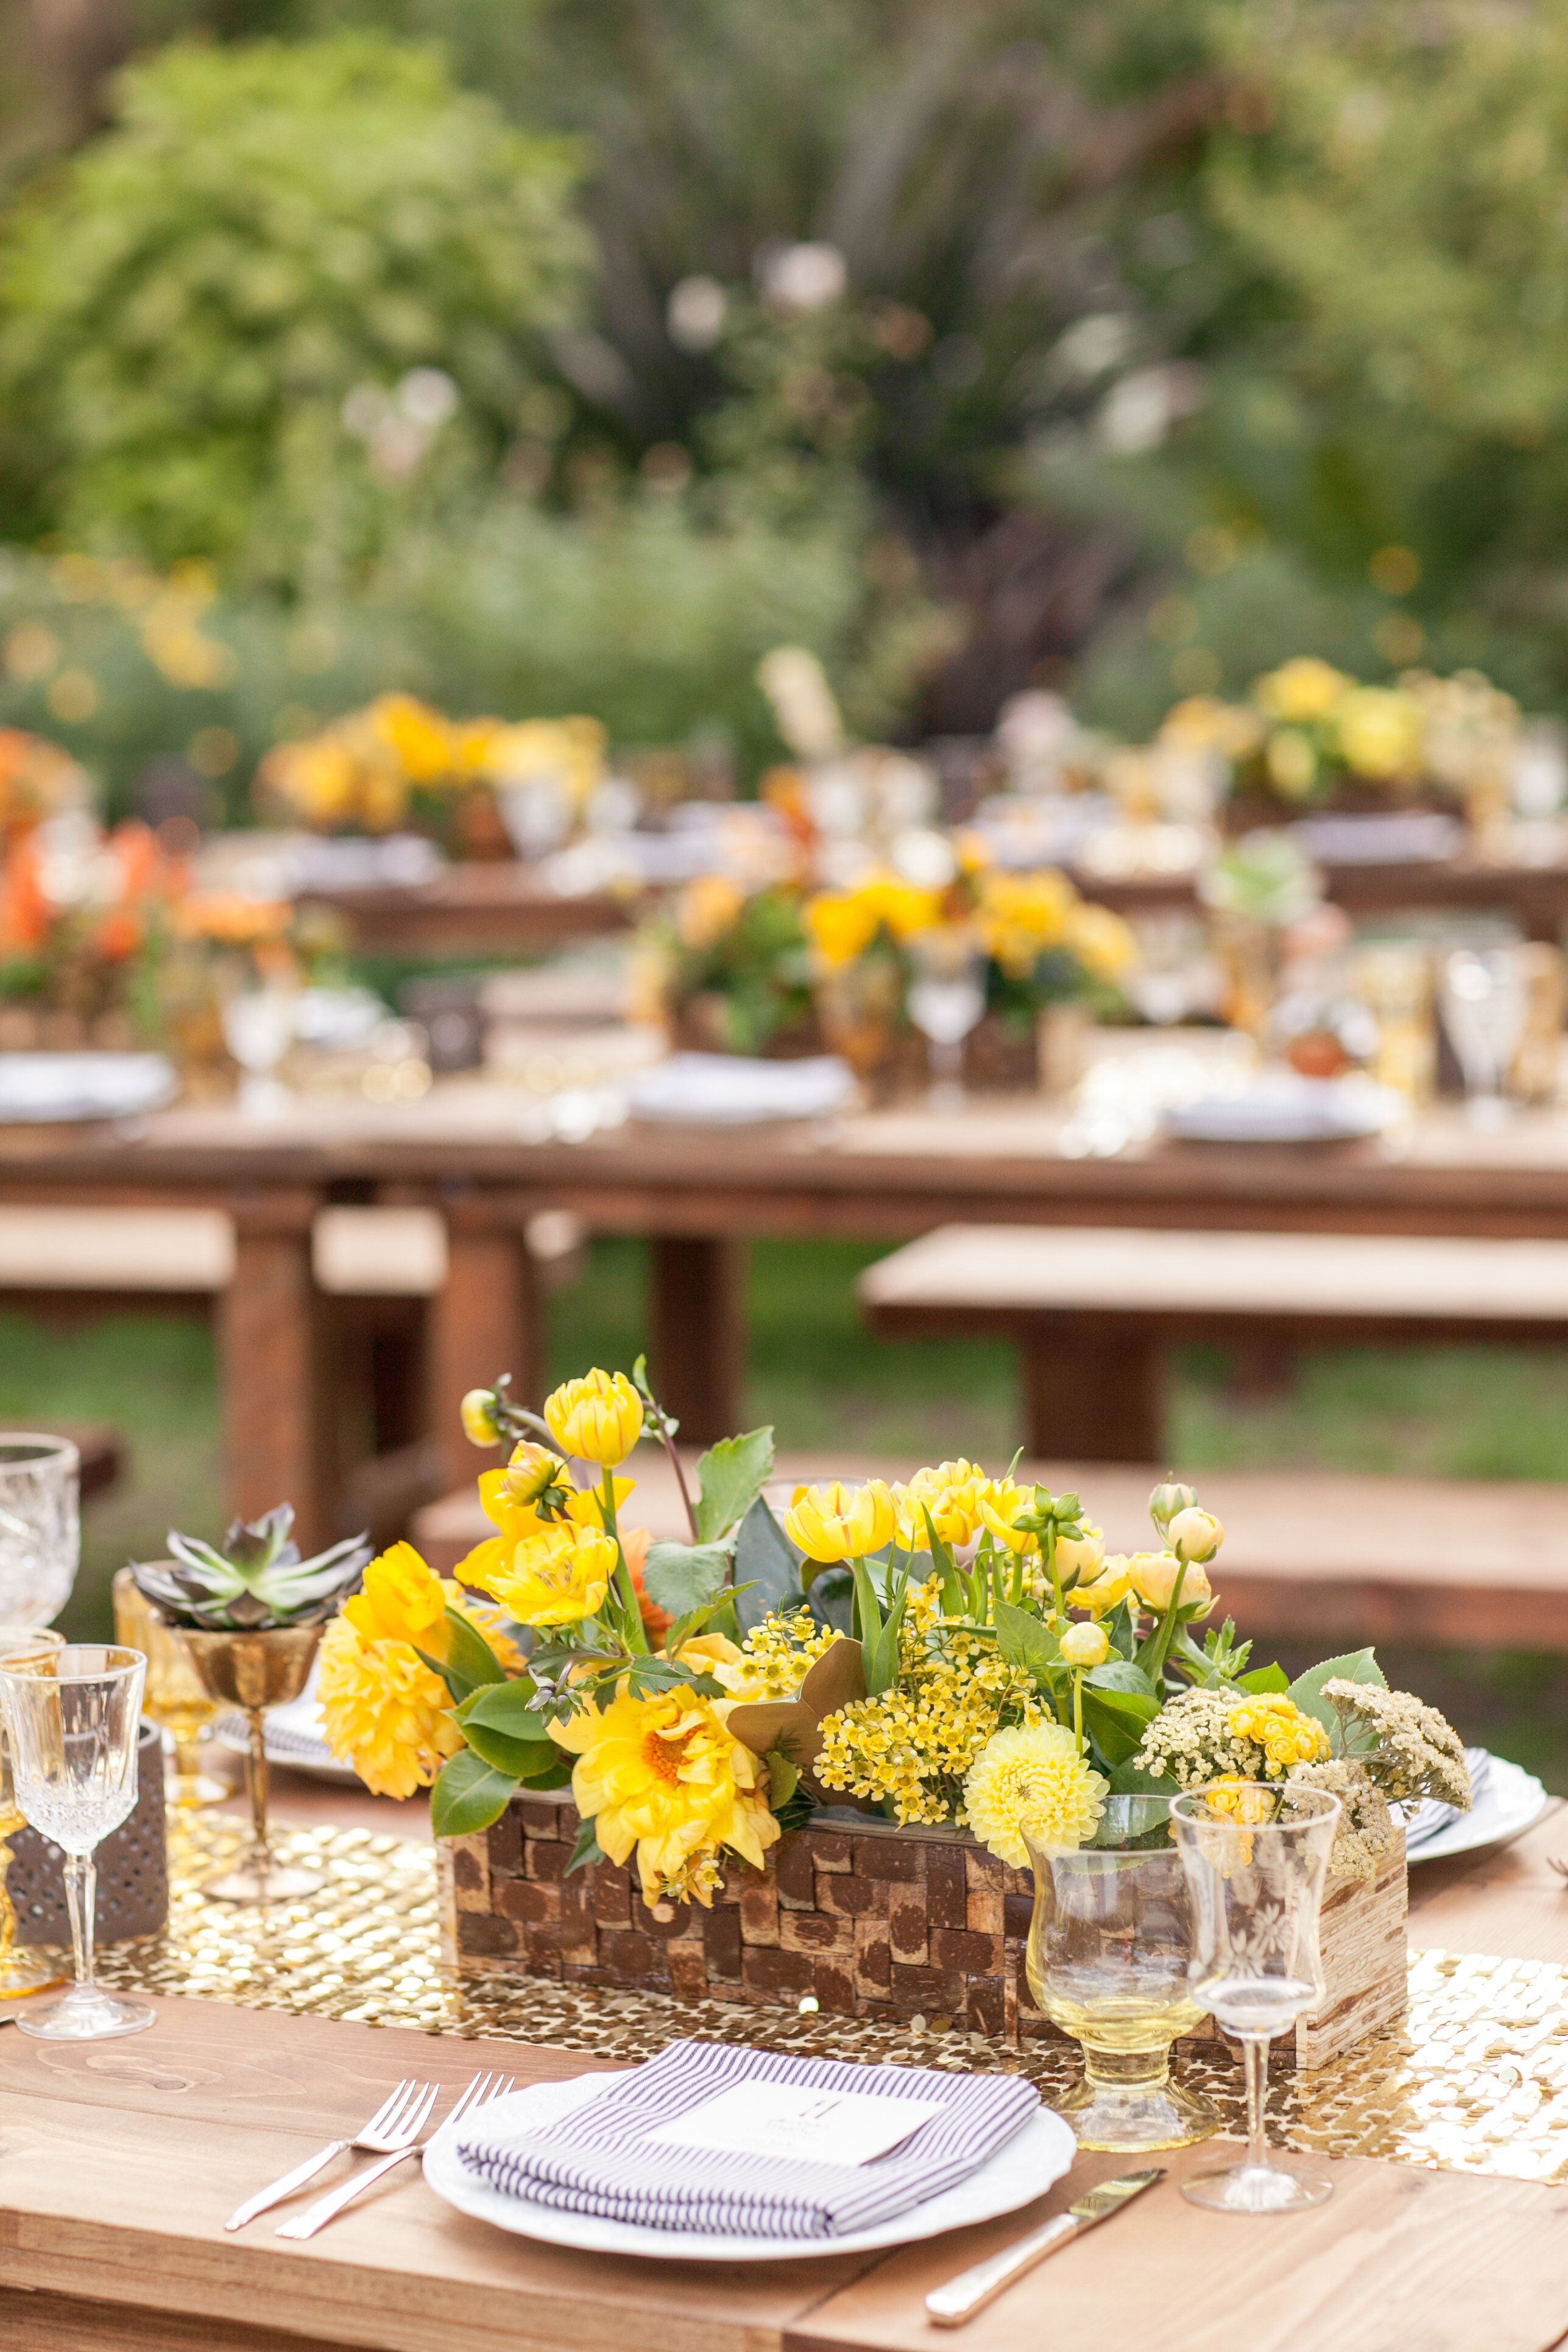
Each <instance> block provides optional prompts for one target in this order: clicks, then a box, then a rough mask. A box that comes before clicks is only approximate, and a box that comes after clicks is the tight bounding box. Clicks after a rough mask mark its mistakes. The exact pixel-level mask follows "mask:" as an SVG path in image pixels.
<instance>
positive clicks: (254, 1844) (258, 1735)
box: [245, 1706, 272, 1876]
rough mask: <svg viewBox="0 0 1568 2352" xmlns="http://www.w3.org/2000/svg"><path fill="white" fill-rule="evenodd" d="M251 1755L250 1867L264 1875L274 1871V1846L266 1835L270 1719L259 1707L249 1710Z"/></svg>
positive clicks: (248, 1768) (247, 1765) (248, 1772)
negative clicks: (268, 1731) (268, 1730)
mask: <svg viewBox="0 0 1568 2352" xmlns="http://www.w3.org/2000/svg"><path fill="white" fill-rule="evenodd" d="M246 1715H247V1721H248V1723H249V1725H250V1753H249V1754H248V1756H247V1758H246V1759H245V1779H246V1786H247V1789H248V1790H249V1792H250V1855H249V1859H248V1862H247V1865H246V1866H247V1868H248V1869H251V1870H254V1871H256V1872H258V1873H259V1874H261V1875H263V1876H265V1875H266V1874H267V1873H268V1872H269V1871H270V1870H271V1868H272V1847H271V1844H270V1843H269V1841H268V1834H267V1717H266V1715H265V1713H264V1712H263V1710H262V1709H261V1708H260V1707H258V1706H253V1707H247V1710H246Z"/></svg>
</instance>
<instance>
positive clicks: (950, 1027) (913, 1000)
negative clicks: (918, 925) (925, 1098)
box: [908, 923, 985, 1111]
mask: <svg viewBox="0 0 1568 2352" xmlns="http://www.w3.org/2000/svg"><path fill="white" fill-rule="evenodd" d="M910 955H911V957H912V958H913V961H914V977H913V978H912V979H911V980H910V987H909V1000H908V1001H909V1008H910V1020H911V1021H912V1022H913V1023H914V1024H915V1027H916V1028H917V1029H918V1030H919V1031H920V1032H921V1035H922V1036H923V1037H924V1038H926V1040H927V1041H928V1042H929V1044H930V1046H931V1107H932V1108H933V1109H935V1110H942V1111H957V1110H962V1109H963V1041H964V1039H965V1038H966V1037H967V1036H968V1034H969V1033H970V1031H971V1030H972V1029H973V1027H974V1026H975V1024H976V1023H977V1022H978V1021H979V1019H980V1016H981V1014H982V1013H984V1010H985V961H984V956H983V955H982V954H981V952H980V950H979V947H978V946H977V945H976V943H975V941H974V940H973V937H972V935H971V933H970V932H969V930H968V929H966V928H965V927H964V926H963V924H959V923H943V924H941V925H939V926H938V927H937V928H935V929H931V930H929V931H921V932H917V933H916V935H915V937H914V938H913V939H912V940H910Z"/></svg>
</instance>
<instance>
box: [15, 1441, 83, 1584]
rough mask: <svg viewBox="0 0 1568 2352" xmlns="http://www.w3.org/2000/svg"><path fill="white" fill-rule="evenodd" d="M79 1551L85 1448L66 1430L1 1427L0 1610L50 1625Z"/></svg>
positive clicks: (71, 1577)
mask: <svg viewBox="0 0 1568 2352" xmlns="http://www.w3.org/2000/svg"><path fill="white" fill-rule="evenodd" d="M80 1558H81V1455H80V1454H79V1453H78V1452H77V1449H76V1447H75V1446H74V1445H73V1444H71V1443H70V1441H69V1439H68V1438H65V1437H43V1436H37V1435H35V1434H34V1433H32V1432H31V1431H22V1432H18V1433H5V1434H4V1435H0V1617H3V1618H4V1619H5V1621H6V1622H7V1623H11V1624H22V1625H47V1623H48V1622H49V1620H50V1618H51V1617H58V1615H59V1612H60V1611H61V1610H62V1609H63V1608H64V1607H65V1605H66V1602H67V1601H68V1600H69V1599H70V1592H71V1587H72V1585H73V1584H74V1583H75V1582H76V1571H77V1564H78V1562H79V1559H80Z"/></svg>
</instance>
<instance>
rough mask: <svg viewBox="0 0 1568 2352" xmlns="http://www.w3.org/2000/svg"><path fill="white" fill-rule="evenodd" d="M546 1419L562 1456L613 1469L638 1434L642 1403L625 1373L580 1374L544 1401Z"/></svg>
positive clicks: (632, 1444)
mask: <svg viewBox="0 0 1568 2352" xmlns="http://www.w3.org/2000/svg"><path fill="white" fill-rule="evenodd" d="M544 1418H545V1422H546V1423H547V1424H548V1427H549V1430H550V1434H551V1436H552V1438H553V1439H554V1440H555V1443H556V1444H557V1445H559V1446H560V1448H561V1450H562V1452H563V1454H576V1455H577V1456H578V1457H579V1459H580V1460H582V1461H584V1462H596V1463H598V1464H599V1465H600V1466H601V1468H604V1469H613V1468H614V1466H615V1465H616V1463H617V1462H624V1461H625V1460H626V1456H627V1454H629V1453H630V1452H631V1450H632V1448H633V1446H634V1445H635V1444H637V1439H638V1438H639V1437H640V1436H641V1435H642V1423H643V1410H642V1399H641V1397H639V1396H638V1394H637V1391H636V1389H634V1388H633V1386H632V1384H631V1382H630V1381H628V1380H627V1378H626V1374H625V1372H602V1371H598V1370H595V1371H592V1372H584V1375H583V1377H582V1379H581V1380H576V1381H563V1383H562V1385H561V1387H560V1388H558V1389H557V1390H555V1391H554V1392H553V1394H552V1395H551V1396H548V1397H546V1399H545V1401H544Z"/></svg>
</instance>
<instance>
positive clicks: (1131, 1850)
mask: <svg viewBox="0 0 1568 2352" xmlns="http://www.w3.org/2000/svg"><path fill="white" fill-rule="evenodd" d="M1170 1811H1171V1801H1170V1799H1169V1798H1168V1797H1110V1798H1109V1799H1108V1800H1107V1801H1106V1806H1105V1811H1104V1813H1103V1815H1102V1816H1101V1819H1100V1827H1099V1829H1098V1831H1097V1832H1096V1841H1095V1843H1094V1844H1093V1845H1091V1846H1079V1847H1078V1848H1077V1849H1076V1850H1073V1851H1066V1852H1064V1851H1058V1850H1056V1849H1053V1848H1050V1847H1046V1846H1037V1844H1036V1843H1035V1842H1034V1840H1033V1839H1032V1838H1031V1837H1030V1836H1029V1834H1028V1832H1027V1831H1025V1832H1024V1843H1025V1844H1026V1846H1027V1848H1028V1851H1029V1859H1030V1861H1031V1862H1032V1863H1033V1864H1034V1869H1035V1911H1034V1917H1033V1919H1032V1920H1031V1922H1030V1927H1029V1944H1028V1952H1027V1956H1026V1968H1027V1970H1028V1978H1029V1990H1031V1992H1032V1993H1033V1994H1034V1996H1035V2000H1036V2001H1037V2004H1038V2006H1039V2007H1040V2008H1041V2009H1042V2010H1043V2011H1045V2013H1046V2015H1047V2017H1048V2018H1049V2019H1050V2021H1051V2022H1052V2024H1053V2025H1058V2026H1060V2028H1061V2029H1062V2031H1063V2032H1064V2033H1070V2034H1071V2035H1072V2036H1073V2039H1074V2040H1075V2041H1077V2042H1081V2043H1082V2045H1083V2071H1084V2079H1083V2081H1082V2083H1081V2084H1079V2087H1078V2089H1077V2090H1075V2091H1072V2092H1069V2093H1068V2095H1067V2097H1066V2098H1064V2099H1061V2100H1059V2101H1058V2105H1059V2107H1060V2109H1061V2112H1062V2113H1063V2115H1065V2116H1067V2117H1068V2120H1069V2122H1070V2123H1071V2125H1072V2127H1073V2130H1074V2131H1075V2132H1076V2133H1077V2135H1078V2141H1079V2147H1094V2148H1108V2149H1111V2150H1114V2151H1115V2152H1117V2153H1118V2154H1121V2153H1125V2152H1130V2151H1131V2150H1134V2149H1138V2148H1151V2147H1185V2146H1186V2144H1187V2143H1188V2142H1189V2141H1190V2140H1195V2139H1206V2138H1207V2137H1209V2135H1210V2133H1211V2132H1214V2131H1215V2130H1217V2128H1218V2126H1219V2117H1218V2115H1217V2114H1216V2112H1215V2109H1214V2107H1213V2106H1212V2105H1210V2104H1209V2102H1208V2100H1207V2099H1205V2098H1203V2097H1202V2096H1200V2095H1198V2094H1196V2093H1195V2092H1192V2091H1189V2090H1187V2089H1185V2088H1184V2086H1183V2085H1182V2084H1178V2083H1173V2081H1172V2080H1171V2044H1172V2043H1173V2042H1174V2041H1175V2040H1176V2038H1177V2036H1178V2035H1179V2034H1183V2033H1190V2032H1192V2030H1193V2028H1194V2026H1195V2025H1198V2024H1200V2023H1201V2022H1202V2020H1203V2011H1202V2009H1201V2008H1200V2007H1199V2005H1198V2003H1197V2002H1196V2001H1195V2000H1194V1998H1193V1994H1192V1988H1191V1986H1190V1985H1189V1983H1188V1981H1187V1976H1188V1968H1189V1964H1190V1962H1191V1959H1192V1918H1191V1911H1190V1906H1189V1898H1188V1894H1187V1882H1186V1874H1185V1873H1184V1870H1183V1868H1182V1860H1181V1856H1180V1855H1179V1854H1178V1853H1177V1852H1176V1850H1175V1847H1174V1846H1173V1843H1172V1842H1171V1829H1170Z"/></svg>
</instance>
